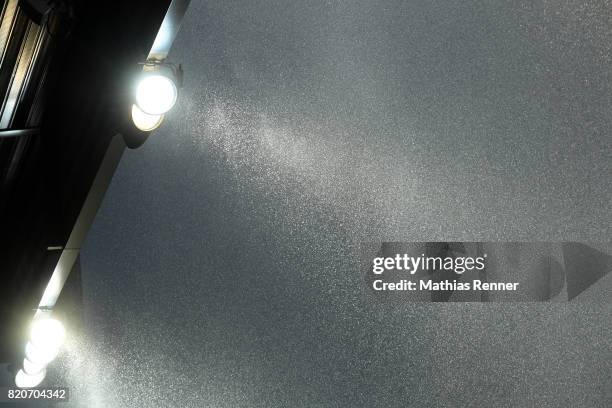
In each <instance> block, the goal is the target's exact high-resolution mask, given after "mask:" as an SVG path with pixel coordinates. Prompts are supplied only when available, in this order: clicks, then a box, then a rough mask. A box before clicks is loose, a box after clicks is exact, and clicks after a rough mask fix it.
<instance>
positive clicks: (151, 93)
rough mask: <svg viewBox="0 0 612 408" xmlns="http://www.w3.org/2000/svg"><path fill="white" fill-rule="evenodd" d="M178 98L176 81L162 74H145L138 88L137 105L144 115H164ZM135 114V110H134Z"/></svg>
mask: <svg viewBox="0 0 612 408" xmlns="http://www.w3.org/2000/svg"><path fill="white" fill-rule="evenodd" d="M177 97H178V89H177V87H176V84H175V83H174V81H173V80H172V79H171V78H170V77H169V76H167V75H164V74H162V73H160V72H155V71H153V72H143V74H142V75H141V77H140V80H139V82H138V85H137V86H136V104H137V105H138V107H139V108H140V110H141V111H143V112H144V113H148V114H149V115H163V114H164V113H166V112H168V111H169V110H170V109H172V107H173V106H174V104H175V103H176V99H177ZM132 112H133V110H132Z"/></svg>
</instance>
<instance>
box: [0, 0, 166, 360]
mask: <svg viewBox="0 0 612 408" xmlns="http://www.w3.org/2000/svg"><path fill="white" fill-rule="evenodd" d="M169 5H170V0H146V1H144V0H135V1H129V2H123V1H117V2H86V1H65V0H58V1H52V2H46V1H35V0H29V1H19V0H5V1H4V3H3V4H2V9H1V13H2V14H1V26H0V53H1V54H0V56H1V60H0V100H1V106H0V259H1V260H2V264H1V266H0V271H1V274H2V284H1V285H0V299H2V302H3V304H2V306H3V307H2V308H1V309H0V327H2V336H1V339H2V341H1V342H0V362H14V363H16V362H19V360H20V359H21V358H22V357H23V344H24V338H25V333H24V332H25V327H26V326H27V324H28V322H29V321H30V319H31V317H32V315H33V310H35V309H36V308H37V307H38V306H39V302H41V296H43V292H44V290H45V288H46V287H47V285H48V284H49V280H50V278H51V276H52V274H53V273H54V270H56V269H57V268H59V267H60V266H61V264H62V262H64V263H65V264H66V265H68V267H69V269H72V265H73V264H74V262H75V259H76V258H77V257H78V251H79V249H80V245H81V243H82V240H83V239H84V237H85V234H86V232H87V228H88V226H89V224H90V223H91V221H92V220H93V217H94V216H95V213H96V210H97V206H98V205H99V202H100V200H101V199H102V196H103V194H104V191H105V188H106V186H107V185H108V182H110V179H111V177H112V174H113V172H114V169H115V166H116V164H117V163H118V160H119V158H120V157H121V153H122V151H123V149H124V148H125V147H126V145H127V146H130V147H136V146H138V145H139V144H141V143H142V142H143V141H144V140H145V139H146V137H147V135H148V134H147V133H143V132H140V131H138V130H136V129H135V128H134V126H133V125H132V122H131V119H130V107H131V103H132V101H131V85H130V84H131V82H130V81H131V78H132V77H133V76H134V75H137V74H138V72H139V71H140V70H141V69H142V68H141V67H140V66H139V65H138V63H139V62H141V61H144V60H145V59H146V58H147V55H148V53H149V50H151V46H152V44H153V42H154V40H155V38H156V34H157V33H158V30H159V29H160V25H161V24H162V21H164V17H165V15H166V12H167V11H168V9H169ZM79 223H80V224H79ZM68 258H71V259H70V260H69V261H66V259H68ZM58 265H59V266H58ZM67 273H69V270H68V271H67V272H66V274H67ZM62 284H63V282H62Z"/></svg>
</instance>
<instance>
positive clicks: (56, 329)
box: [30, 317, 66, 349]
mask: <svg viewBox="0 0 612 408" xmlns="http://www.w3.org/2000/svg"><path fill="white" fill-rule="evenodd" d="M65 339H66V330H65V329H64V325H63V324H62V323H61V322H60V321H59V320H55V319H52V318H50V317H41V318H37V319H35V320H34V322H33V323H32V326H31V328H30V341H31V342H32V344H33V345H34V346H36V348H38V349H59V348H60V347H61V345H62V344H63V343H64V340H65Z"/></svg>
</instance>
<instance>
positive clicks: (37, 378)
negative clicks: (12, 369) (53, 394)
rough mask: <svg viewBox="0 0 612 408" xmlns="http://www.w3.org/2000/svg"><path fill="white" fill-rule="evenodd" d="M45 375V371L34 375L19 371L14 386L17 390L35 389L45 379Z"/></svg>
mask: <svg viewBox="0 0 612 408" xmlns="http://www.w3.org/2000/svg"><path fill="white" fill-rule="evenodd" d="M45 375H47V370H45V369H43V370H41V371H40V372H38V373H36V374H34V375H30V374H28V373H26V372H25V371H23V370H19V371H18V372H17V375H16V376H15V385H16V386H17V387H19V388H32V387H36V386H37V385H38V384H40V383H41V382H42V380H44V379H45Z"/></svg>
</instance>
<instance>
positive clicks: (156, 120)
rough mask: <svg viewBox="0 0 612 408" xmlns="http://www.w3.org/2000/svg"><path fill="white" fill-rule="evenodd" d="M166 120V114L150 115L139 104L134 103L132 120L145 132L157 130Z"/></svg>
mask: <svg viewBox="0 0 612 408" xmlns="http://www.w3.org/2000/svg"><path fill="white" fill-rule="evenodd" d="M163 121H164V115H149V114H148V113H144V112H143V111H142V110H141V109H140V108H139V107H138V105H132V122H134V126H136V127H137V128H138V129H140V130H142V131H143V132H150V131H152V130H155V129H157V128H158V127H159V125H161V123H162V122H163Z"/></svg>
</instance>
